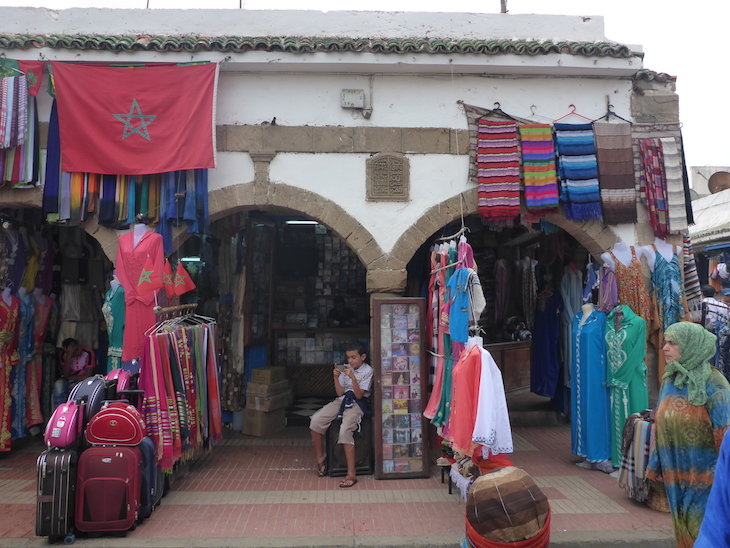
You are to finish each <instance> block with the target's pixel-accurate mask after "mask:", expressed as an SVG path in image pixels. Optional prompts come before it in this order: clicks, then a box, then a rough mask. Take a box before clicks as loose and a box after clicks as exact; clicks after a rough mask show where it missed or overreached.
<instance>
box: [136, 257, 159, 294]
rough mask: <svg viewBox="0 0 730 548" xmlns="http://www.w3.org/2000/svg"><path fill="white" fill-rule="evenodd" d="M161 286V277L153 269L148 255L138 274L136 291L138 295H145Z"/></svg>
mask: <svg viewBox="0 0 730 548" xmlns="http://www.w3.org/2000/svg"><path fill="white" fill-rule="evenodd" d="M161 287H162V278H160V275H159V274H158V273H157V271H156V270H155V265H154V263H153V262H152V258H151V257H150V256H149V255H148V256H147V260H146V261H145V263H144V267H143V268H142V272H140V275H139V282H137V293H138V294H139V295H147V294H148V293H150V292H152V291H155V290H156V289H160V288H161Z"/></svg>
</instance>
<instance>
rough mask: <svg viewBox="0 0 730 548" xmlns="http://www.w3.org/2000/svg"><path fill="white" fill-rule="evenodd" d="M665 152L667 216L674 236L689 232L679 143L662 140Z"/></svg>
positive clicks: (666, 139) (671, 138)
mask: <svg viewBox="0 0 730 548" xmlns="http://www.w3.org/2000/svg"><path fill="white" fill-rule="evenodd" d="M660 141H661V143H662V151H663V152H664V172H665V174H666V176H667V215H668V217H669V231H670V232H672V233H673V234H677V233H681V232H685V231H686V230H687V226H688V225H687V210H686V208H685V204H684V181H683V179H682V165H681V161H680V153H679V148H678V146H677V141H676V140H675V139H674V138H673V137H665V138H662V139H660Z"/></svg>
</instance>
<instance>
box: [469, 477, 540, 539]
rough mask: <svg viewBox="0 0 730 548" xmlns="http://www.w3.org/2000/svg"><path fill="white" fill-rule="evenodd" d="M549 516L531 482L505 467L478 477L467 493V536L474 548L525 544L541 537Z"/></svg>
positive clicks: (529, 479) (535, 487) (535, 486)
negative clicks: (514, 543)
mask: <svg viewBox="0 0 730 548" xmlns="http://www.w3.org/2000/svg"><path fill="white" fill-rule="evenodd" d="M549 515H550V507H549V505H548V500H547V497H546V496H545V494H544V493H543V492H542V491H541V490H540V488H539V487H538V486H537V485H535V482H534V481H533V479H532V478H531V477H530V476H529V475H528V474H527V473H526V472H525V471H524V470H521V469H519V468H515V467H513V466H506V467H504V468H500V469H497V470H494V471H492V472H488V473H486V474H484V475H482V476H479V477H478V478H477V479H476V480H475V481H474V483H473V484H472V486H471V488H470V489H469V494H468V496H467V503H466V523H467V535H468V536H469V539H470V540H471V541H472V542H473V543H474V544H475V545H476V546H482V545H490V546H491V544H489V543H511V542H520V541H525V540H528V539H533V538H536V537H538V536H539V535H540V533H541V532H542V531H543V527H544V525H545V523H546V521H548V520H549ZM484 541H486V543H487V544H485V543H484ZM534 546H547V544H534Z"/></svg>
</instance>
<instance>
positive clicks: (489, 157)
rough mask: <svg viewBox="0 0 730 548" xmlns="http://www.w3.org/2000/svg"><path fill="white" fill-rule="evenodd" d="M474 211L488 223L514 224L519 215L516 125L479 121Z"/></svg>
mask: <svg viewBox="0 0 730 548" xmlns="http://www.w3.org/2000/svg"><path fill="white" fill-rule="evenodd" d="M476 165H477V182H478V183H479V191H478V194H477V196H478V202H477V211H478V212H479V214H480V215H481V216H482V217H483V218H484V219H486V220H487V221H492V222H504V223H510V222H514V221H515V220H516V219H517V218H518V217H519V215H520V156H519V152H518V148H517V123H516V122H514V121H512V120H486V119H484V118H480V119H479V121H478V132H477V148H476Z"/></svg>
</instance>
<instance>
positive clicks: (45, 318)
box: [26, 297, 53, 426]
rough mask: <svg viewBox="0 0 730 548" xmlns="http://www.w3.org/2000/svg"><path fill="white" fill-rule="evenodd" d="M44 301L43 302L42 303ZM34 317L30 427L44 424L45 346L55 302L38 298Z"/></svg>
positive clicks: (29, 378) (29, 379)
mask: <svg viewBox="0 0 730 548" xmlns="http://www.w3.org/2000/svg"><path fill="white" fill-rule="evenodd" d="M41 299H42V302H41ZM34 300H35V312H34V316H33V357H32V358H31V359H30V361H29V362H28V372H27V390H26V394H27V399H26V418H27V421H28V426H35V425H36V424H41V423H42V422H43V412H42V410H41V401H42V396H41V390H42V383H43V344H44V343H45V341H46V336H47V334H48V325H49V323H50V321H51V310H52V308H53V301H52V300H51V298H50V297H45V298H37V299H34Z"/></svg>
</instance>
